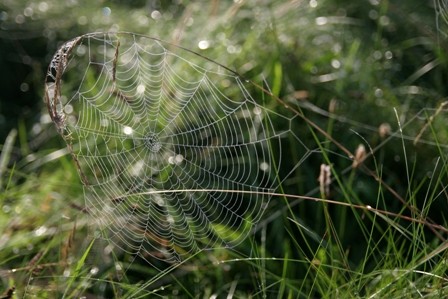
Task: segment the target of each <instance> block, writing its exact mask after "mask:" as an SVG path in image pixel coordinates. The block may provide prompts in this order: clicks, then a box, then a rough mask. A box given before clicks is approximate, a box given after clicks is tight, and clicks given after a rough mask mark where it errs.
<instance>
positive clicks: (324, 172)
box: [317, 164, 331, 198]
mask: <svg viewBox="0 0 448 299" xmlns="http://www.w3.org/2000/svg"><path fill="white" fill-rule="evenodd" d="M317 181H318V182H319V187H320V194H321V195H322V196H323V197H324V198H329V197H330V184H331V169H330V166H329V165H326V164H321V165H320V174H319V178H318V179H317Z"/></svg>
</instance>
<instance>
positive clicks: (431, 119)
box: [0, 1, 448, 298]
mask: <svg viewBox="0 0 448 299" xmlns="http://www.w3.org/2000/svg"><path fill="white" fill-rule="evenodd" d="M47 2H48V4H49V5H50V9H49V10H47V12H46V14H41V15H42V16H41V17H39V18H38V21H39V22H40V23H39V24H41V25H40V27H39V28H44V27H45V28H46V30H47V31H46V34H47V35H48V36H47V37H48V40H49V41H50V42H49V46H48V47H49V49H48V51H49V52H51V53H47V54H48V56H51V55H52V54H53V50H54V49H56V47H57V46H58V40H59V39H61V40H66V39H69V38H71V37H73V36H75V35H79V34H81V33H86V32H87V31H96V30H104V31H107V30H116V29H117V28H118V29H120V30H125V31H133V32H138V33H144V34H149V35H152V36H156V37H160V38H162V39H164V40H167V41H169V42H175V43H178V44H180V45H182V46H185V47H187V48H189V49H192V50H195V51H198V52H200V53H201V54H203V55H205V56H207V57H210V58H212V59H214V60H216V61H218V62H219V63H222V64H224V65H226V66H228V67H230V68H232V69H235V70H236V71H237V72H239V73H240V74H242V75H243V76H245V77H247V78H248V79H251V80H254V81H255V82H263V83H262V84H260V86H269V88H268V90H269V91H271V92H272V93H273V94H274V95H275V96H278V97H279V98H280V99H282V100H283V101H284V102H285V104H286V105H287V106H289V107H288V108H289V110H288V109H285V108H284V107H280V105H279V103H278V102H276V101H272V102H264V103H265V104H266V105H267V106H269V108H270V109H272V110H276V111H281V112H282V113H288V117H292V116H293V115H294V113H295V112H293V111H292V109H293V110H296V111H298V112H300V113H301V114H302V115H303V117H298V116H297V117H295V118H294V121H293V122H292V124H291V126H292V129H293V131H294V133H295V134H296V135H297V136H298V137H299V139H300V140H301V141H302V142H304V144H305V146H306V147H307V148H309V149H311V154H310V155H309V156H306V157H302V156H301V155H302V151H303V149H301V147H300V146H297V144H295V145H294V146H292V147H291V148H290V149H288V151H285V156H286V154H287V156H286V159H291V161H292V162H293V164H294V165H296V164H297V163H299V162H300V167H298V168H297V169H295V170H294V172H293V173H292V174H291V176H290V177H289V178H288V179H287V180H285V181H284V182H283V183H282V185H281V187H280V188H278V189H279V190H278V193H279V194H278V195H275V196H273V197H272V199H271V201H270V205H269V207H268V208H267V211H266V212H265V215H264V217H263V218H262V219H261V221H260V223H259V224H258V225H257V227H256V228H255V229H254V233H253V234H251V235H250V237H249V238H248V239H246V240H245V241H244V242H242V243H241V244H240V245H238V246H236V247H235V248H232V249H214V250H207V251H200V252H198V253H196V254H194V255H193V256H191V257H189V258H187V259H186V260H184V261H182V262H181V263H179V264H169V263H165V262H164V261H163V260H162V261H161V260H156V259H152V258H151V257H149V256H143V257H137V258H136V257H134V256H130V255H129V254H127V253H126V252H123V251H120V250H119V249H117V248H116V247H114V246H113V245H112V244H111V243H110V242H108V240H107V236H103V235H101V231H98V228H97V227H96V226H95V225H94V221H93V220H92V219H91V218H89V215H88V214H87V213H86V211H85V210H84V194H83V188H82V185H81V182H80V180H79V176H78V173H77V170H76V168H75V165H74V163H73V161H72V159H71V157H70V155H69V154H68V151H67V150H65V149H64V145H63V142H62V141H61V140H59V139H58V138H57V137H56V138H55V136H56V133H55V129H54V128H53V126H52V125H51V124H49V123H48V122H45V121H44V122H39V121H36V123H37V124H38V125H39V126H40V127H39V128H40V130H38V128H36V127H35V128H34V130H33V129H32V128H27V127H26V126H25V124H24V123H21V124H20V123H19V124H17V131H16V132H17V134H14V133H11V134H12V135H10V136H11V137H10V139H9V140H7V139H6V137H5V140H1V141H0V143H1V144H2V145H1V147H0V149H1V151H2V152H1V155H0V174H1V179H0V182H1V183H0V190H1V192H0V208H1V210H0V213H1V214H0V277H1V278H2V279H1V281H0V293H4V295H5V296H7V298H8V296H9V298H22V297H25V298H26V297H32V296H34V297H37V298H80V297H82V296H86V297H87V296H94V297H97V298H148V297H173V298H176V297H177V298H197V297H199V298H221V297H228V298H258V297H265V298H360V297H361V298H401V297H403V298H414V297H423V298H443V297H445V296H447V293H448V289H447V286H448V281H447V277H446V270H447V263H446V249H447V245H446V235H447V230H446V224H447V220H446V216H445V214H446V211H447V200H446V199H447V191H446V181H447V180H446V179H447V176H448V160H447V155H446V153H447V144H446V143H447V140H448V138H447V130H446V128H445V127H446V109H445V108H446V106H445V104H444V103H445V101H446V97H447V86H446V71H447V65H446V60H447V58H446V51H445V49H446V48H447V46H446V41H445V39H444V38H445V37H444V36H443V35H442V34H438V33H437V28H435V24H429V23H428V22H426V20H428V19H429V20H430V21H434V19H433V18H434V17H433V16H432V15H431V16H429V17H428V16H427V15H423V12H422V14H421V15H420V14H419V12H418V11H415V14H413V15H410V14H406V12H407V11H408V10H409V8H407V6H406V7H401V5H404V4H395V3H389V2H386V1H381V2H380V4H379V5H371V4H367V3H364V4H363V5H364V6H363V7H360V5H357V4H351V5H348V6H347V7H339V6H338V5H337V4H336V3H333V1H305V2H302V1H297V3H296V2H291V3H289V2H285V3H280V2H278V3H277V2H274V3H273V4H270V5H265V6H262V5H260V4H257V3H255V2H252V1H247V2H244V3H243V4H241V3H240V2H238V1H234V2H232V3H230V4H226V3H224V1H211V4H208V5H207V6H204V5H203V4H199V3H194V2H191V3H190V2H185V3H184V4H183V6H182V7H177V10H176V11H174V10H173V9H172V8H167V7H159V8H158V11H160V12H162V16H163V18H162V19H159V20H156V19H154V18H152V17H151V16H150V14H149V13H148V12H147V10H145V9H143V8H142V7H141V6H138V5H137V4H136V6H135V7H131V8H128V7H127V6H126V5H123V4H113V5H112V4H111V5H110V7H109V8H110V9H111V15H110V17H108V18H107V16H105V13H106V14H107V10H103V9H104V7H97V6H95V5H93V4H91V2H89V3H83V5H77V6H76V7H72V8H70V9H71V10H70V11H71V13H70V14H69V15H68V16H67V14H61V11H64V10H66V9H67V7H66V6H64V5H63V4H60V3H59V2H58V3H57V4H56V2H55V3H53V2H51V1H47ZM410 2H413V1H410ZM11 3H12V2H11ZM17 3H18V2H17ZM17 3H16V2H14V3H13V4H9V5H10V7H11V10H10V11H9V16H10V20H14V18H15V15H16V14H23V7H21V6H20V7H19V4H17ZM369 3H376V1H370V2H369ZM388 3H389V5H388ZM36 5H38V3H36ZM315 5H316V7H314V6H315ZM170 7H171V6H170ZM424 8H425V9H427V11H428V14H432V11H431V8H428V7H426V6H425V7H424ZM35 9H36V11H38V9H39V8H38V7H37V6H36V8H35ZM151 9H152V11H154V10H156V9H155V8H154V9H153V8H151ZM204 9H205V12H204ZM165 12H166V13H165ZM170 14H171V16H170ZM408 15H409V19H408V18H406V16H408ZM154 16H156V15H154ZM84 17H85V18H84ZM385 17H387V18H385ZM26 20H27V22H25V23H24V24H23V25H21V26H22V27H21V28H28V30H30V29H29V28H31V27H32V26H34V25H35V24H37V23H33V22H32V20H31V18H27V19H26ZM36 22H37V21H36ZM85 22H86V23H85ZM439 22H440V19H439ZM12 24H13V25H11V26H12V28H19V25H18V24H16V23H15V22H12ZM42 24H46V25H42ZM229 24H230V25H229ZM14 26H17V27H14ZM27 26H29V27H27ZM437 26H438V27H439V28H441V27H443V26H441V24H440V23H439V24H438V25H437ZM201 40H207V41H208V42H209V47H208V48H207V49H203V50H201V49H200V48H199V46H198V43H199V42H200V41H201ZM48 59H49V58H48V57H47V60H48ZM38 77H39V76H38ZM40 77H41V79H42V80H41V81H42V82H41V81H38V83H39V84H40V83H42V86H43V77H42V76H40ZM252 92H254V94H257V95H259V94H260V90H259V89H257V88H254V90H253V91H252ZM2 104H3V103H2ZM394 108H395V110H394ZM44 110H45V107H43V106H42V111H44ZM44 113H45V112H44ZM36 119H38V118H36ZM305 120H309V121H312V122H313V123H314V124H316V126H317V127H319V128H320V129H321V130H318V129H316V128H315V127H313V126H312V125H310V124H309V123H307V122H306V121H305ZM382 124H387V125H388V127H387V128H388V129H385V133H384V134H383V133H378V130H379V129H380V126H381V125H382ZM383 128H384V127H383ZM14 135H16V136H15V138H13V137H14ZM42 140H43V141H42ZM414 142H415V144H414ZM291 143H292V142H291ZM35 144H37V145H38V146H36V147H34V145H35ZM360 144H362V145H363V146H364V149H365V155H364V156H363V158H362V159H361V160H359V161H358V162H359V163H358V164H357V165H356V167H355V166H354V164H353V158H352V157H350V156H349V155H348V153H351V154H353V156H355V153H356V149H357V148H358V146H359V145H360ZM302 159H303V160H302ZM321 164H325V165H328V166H329V169H330V172H329V175H330V178H331V183H330V184H329V188H330V189H329V192H326V191H325V188H322V187H323V186H321V185H320V182H319V181H318V178H319V174H320V169H321V168H320V167H321ZM322 190H324V192H322ZM282 194H284V196H282ZM288 195H293V196H295V195H299V196H308V197H302V198H295V197H293V196H288ZM13 287H15V291H14V295H11V296H10V295H9V294H10V293H11V292H12V291H11V290H12V288H13Z"/></svg>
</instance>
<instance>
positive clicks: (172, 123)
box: [46, 33, 311, 261]
mask: <svg viewBox="0 0 448 299" xmlns="http://www.w3.org/2000/svg"><path fill="white" fill-rule="evenodd" d="M247 84H248V83H247V82H246V81H244V80H242V79H241V78H240V77H239V76H238V75H237V74H236V73H234V72H232V71H230V70H229V69H227V68H225V67H223V66H221V65H219V64H217V63H214V62H212V61H210V60H208V59H206V58H204V57H201V56H199V55H197V54H195V53H193V52H191V51H188V50H185V49H182V48H180V47H176V46H173V45H171V44H167V43H164V42H162V41H160V40H157V39H153V38H149V37H145V36H139V35H135V34H131V33H116V34H109V33H108V34H104V33H94V34H87V35H84V36H81V37H77V38H75V39H73V40H71V41H69V42H67V43H65V44H64V45H63V46H62V47H61V48H60V49H59V50H58V51H57V52H56V54H55V56H54V58H53V60H52V62H51V64H50V67H49V70H48V74H47V81H46V102H47V106H48V110H49V113H50V116H51V117H52V119H53V121H54V122H55V124H56V126H57V128H58V131H59V132H60V134H61V135H62V136H63V137H64V140H65V141H66V142H67V146H68V148H69V149H70V151H71V153H72V156H73V159H74V161H75V163H76V166H77V168H78V170H79V174H80V178H81V180H82V182H83V185H84V193H85V201H86V211H87V212H88V214H90V215H91V216H92V218H93V219H95V220H96V221H97V222H98V225H99V227H101V229H102V230H104V231H106V233H105V234H104V235H105V236H107V238H108V239H109V240H110V241H111V242H113V243H114V244H115V245H116V246H118V247H119V248H121V249H122V250H124V251H125V252H128V253H130V254H135V255H139V256H141V257H143V258H148V257H155V258H160V259H163V260H168V261H179V260H181V259H182V257H184V256H185V255H187V254H191V253H193V252H196V251H198V250H203V249H211V248H217V247H231V246H234V245H236V244H238V243H240V242H241V241H242V240H243V239H244V238H245V237H246V236H247V234H248V233H250V232H251V230H252V229H253V227H254V225H255V224H256V223H257V222H258V221H259V220H260V217H261V216H262V214H263V212H264V210H265V208H266V206H267V205H268V203H269V200H270V197H271V196H270V194H271V193H272V192H274V191H275V190H276V189H277V188H278V186H279V184H280V183H281V181H283V180H284V179H285V178H286V176H287V174H288V173H290V172H291V171H293V170H294V169H295V167H297V166H298V165H291V164H293V163H291V161H285V160H288V159H285V158H284V157H283V156H284V155H285V152H286V150H287V149H285V145H284V144H285V141H287V140H291V139H292V140H294V141H295V142H296V141H299V139H298V137H297V136H296V135H295V134H294V133H293V132H292V129H291V121H292V120H293V117H291V118H288V117H286V116H284V115H283V114H280V113H276V112H274V111H272V110H270V109H267V108H266V105H265V103H264V101H266V95H260V96H259V97H258V98H253V97H252V96H251V94H250V92H249V89H248V87H247ZM279 128H283V129H279ZM299 144H300V142H299ZM296 148H297V147H296ZM300 152H301V153H299V152H298V154H301V155H302V157H306V156H307V155H308V154H310V152H311V151H310V150H308V149H307V148H306V147H305V146H304V145H303V144H301V145H300ZM285 162H286V163H285ZM280 170H281V173H283V174H286V175H280ZM282 176H283V177H282Z"/></svg>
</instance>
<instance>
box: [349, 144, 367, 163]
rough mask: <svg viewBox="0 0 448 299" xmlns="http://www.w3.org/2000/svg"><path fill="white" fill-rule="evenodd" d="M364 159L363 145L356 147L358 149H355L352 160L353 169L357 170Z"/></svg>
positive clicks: (364, 150)
mask: <svg viewBox="0 0 448 299" xmlns="http://www.w3.org/2000/svg"><path fill="white" fill-rule="evenodd" d="M365 157H366V147H365V146H364V145H363V144H360V145H358V148H357V149H356V153H355V158H354V159H353V164H352V167H353V168H358V166H359V165H361V164H362V162H364V159H365Z"/></svg>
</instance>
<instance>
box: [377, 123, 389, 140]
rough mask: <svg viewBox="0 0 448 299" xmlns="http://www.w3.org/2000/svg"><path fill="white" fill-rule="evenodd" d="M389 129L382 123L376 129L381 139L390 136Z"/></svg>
mask: <svg viewBox="0 0 448 299" xmlns="http://www.w3.org/2000/svg"><path fill="white" fill-rule="evenodd" d="M390 132H391V127H390V125H389V124H388V123H382V124H381V125H380V127H379V128H378V133H379V134H380V137H381V138H382V139H384V138H386V136H387V135H390Z"/></svg>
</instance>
